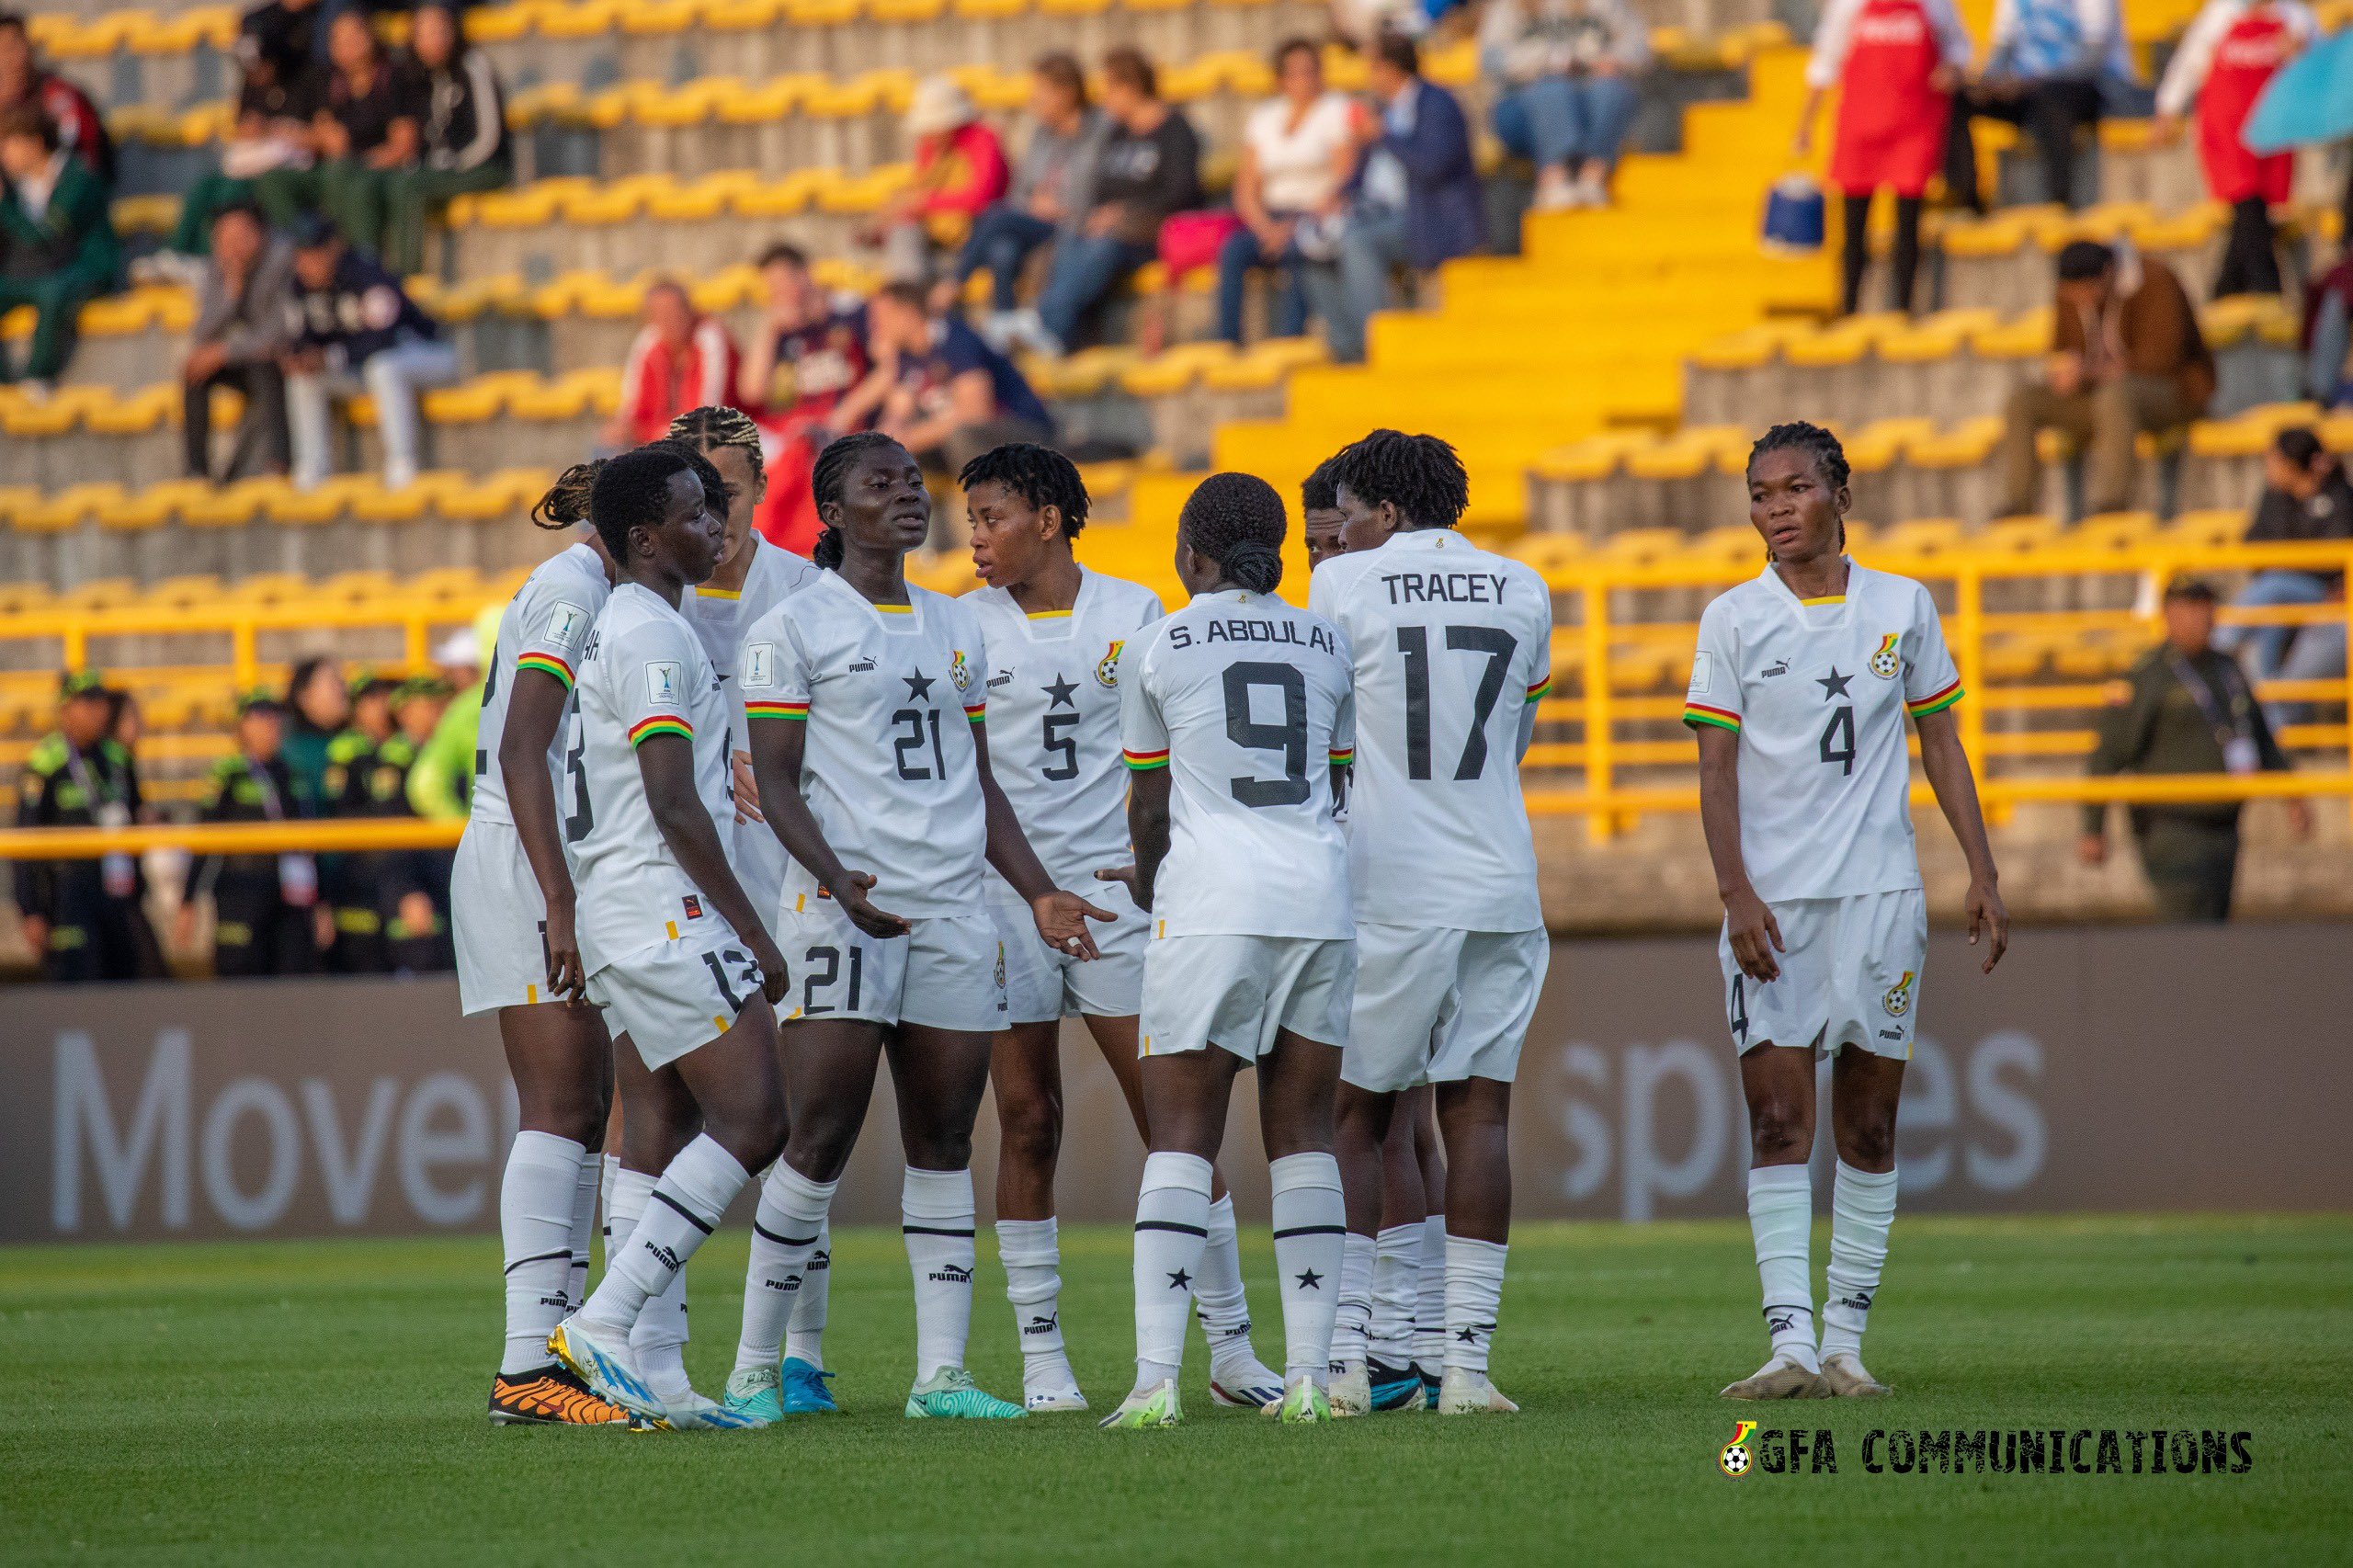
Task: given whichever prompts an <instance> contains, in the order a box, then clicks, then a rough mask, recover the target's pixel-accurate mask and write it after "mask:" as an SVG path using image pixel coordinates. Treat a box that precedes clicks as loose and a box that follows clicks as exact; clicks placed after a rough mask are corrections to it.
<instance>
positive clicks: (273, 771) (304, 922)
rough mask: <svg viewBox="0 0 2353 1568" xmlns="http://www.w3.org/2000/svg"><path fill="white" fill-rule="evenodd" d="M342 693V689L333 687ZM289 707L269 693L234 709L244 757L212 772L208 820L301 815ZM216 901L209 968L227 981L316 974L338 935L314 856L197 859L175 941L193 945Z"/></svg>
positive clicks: (204, 818) (226, 760)
mask: <svg viewBox="0 0 2353 1568" xmlns="http://www.w3.org/2000/svg"><path fill="white" fill-rule="evenodd" d="M335 689H336V691H337V693H338V694H340V693H341V691H342V687H341V685H340V684H339V683H338V685H337V686H336V687H335ZM285 733H286V718H285V710H283V709H282V708H280V707H279V706H278V699H276V698H274V697H272V696H270V695H269V694H268V693H267V692H253V693H250V694H248V695H247V696H246V697H245V698H244V700H242V701H240V702H239V703H238V704H237V751H236V755H235V756H224V757H222V759H221V760H220V761H219V762H217V763H215V764H214V765H213V767H212V776H211V778H210V789H209V791H208V793H207V795H206V798H205V802H204V807H203V810H202V811H201V812H199V814H198V820H199V821H201V822H285V821H287V820H289V819H290V818H292V817H293V816H295V815H296V814H297V797H296V795H295V792H294V778H293V776H292V775H291V774H290V773H289V772H288V771H287V767H286V757H285V756H284V754H283V752H282V750H281V746H282V744H283V742H284V739H285ZM208 895H209V896H210V898H211V900H212V913H213V920H212V971H213V973H215V974H217V975H219V976H221V977H222V979H224V980H226V979H230V978H244V977H248V976H254V975H268V974H311V973H314V972H316V971H317V970H318V967H319V952H320V949H323V948H324V947H325V946H326V944H327V942H328V941H329V939H331V937H332V936H333V931H332V929H331V928H330V926H329V924H328V922H327V919H326V917H325V915H324V911H322V910H321V909H320V908H319V907H318V901H319V868H318V862H317V861H316V860H314V859H313V858H311V857H310V856H308V855H302V854H284V855H267V854H264V855H200V856H199V857H197V858H196V860H195V862H194V864H192V865H190V866H189V867H188V895H187V896H186V897H185V898H183V899H182V900H181V901H180V911H179V919H178V929H177V932H176V937H177V939H178V943H179V946H181V947H182V948H188V947H193V946H194V945H195V941H196V905H197V901H198V900H199V898H202V897H205V896H208Z"/></svg>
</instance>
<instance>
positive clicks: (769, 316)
mask: <svg viewBox="0 0 2353 1568" xmlns="http://www.w3.org/2000/svg"><path fill="white" fill-rule="evenodd" d="M760 284H761V287H762V288H763V289H765V290H767V310H766V312H764V313H763V314H762V316H761V318H760V324H759V325H758V327H757V328H756V329H755V330H754V332H753V334H752V341H751V345H750V347H747V348H746V349H745V352H744V363H743V368H742V369H740V370H739V371H738V372H737V375H736V382H735V388H736V394H737V401H738V403H739V404H740V406H742V407H743V408H745V409H746V410H749V411H751V412H752V415H753V418H754V419H755V420H756V422H757V423H758V425H759V426H760V445H761V448H762V451H761V460H762V463H763V466H764V467H765V469H766V471H767V476H768V489H767V497H766V498H765V499H764V500H762V501H761V503H760V509H759V511H758V513H757V514H756V517H755V518H754V521H755V523H756V526H757V527H758V528H759V530H760V534H761V536H762V537H763V538H765V539H766V540H767V541H768V542H769V543H770V544H773V545H778V546H780V547H781V548H783V549H786V550H789V551H792V552H793V553H795V554H797V555H807V554H808V553H809V551H811V550H813V549H814V548H815V546H816V543H817V535H818V533H819V531H820V530H821V529H822V528H823V526H824V525H823V524H821V523H820V522H819V521H818V520H817V503H816V501H815V499H814V498H813V496H812V495H811V494H809V478H810V474H811V472H812V471H813V469H814V468H815V466H816V462H817V453H818V451H819V450H820V449H822V448H823V447H824V444H825V443H826V442H827V441H830V440H832V439H833V438H834V437H835V436H836V435H838V434H840V432H839V431H838V430H836V429H835V427H834V424H833V418H834V410H835V408H837V407H838V406H839V405H840V403H841V401H842V399H843V398H845V397H847V396H848V395H849V393H850V392H851V391H853V390H854V389H855V388H856V387H857V386H858V382H860V381H864V380H865V379H866V373H867V371H868V370H869V369H870V368H871V367H870V364H869V363H868V360H867V358H866V307H865V304H864V302H863V301H860V300H859V299H858V297H857V296H856V295H851V294H844V295H833V294H828V293H827V292H826V291H825V290H824V289H822V288H820V287H819V286H818V284H817V280H816V279H815V278H813V277H811V276H810V273H809V258H808V257H807V256H803V255H802V254H801V252H800V251H798V250H796V249H794V248H793V247H792V246H790V245H771V246H770V247H769V248H768V250H767V253H766V254H764V255H763V256H761V257H760Z"/></svg>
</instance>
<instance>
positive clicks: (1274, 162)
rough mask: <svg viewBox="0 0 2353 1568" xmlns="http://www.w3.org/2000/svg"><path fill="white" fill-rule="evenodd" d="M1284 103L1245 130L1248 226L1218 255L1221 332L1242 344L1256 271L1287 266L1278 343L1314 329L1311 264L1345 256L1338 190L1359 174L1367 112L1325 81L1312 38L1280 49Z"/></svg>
mask: <svg viewBox="0 0 2353 1568" xmlns="http://www.w3.org/2000/svg"><path fill="white" fill-rule="evenodd" d="M1275 82H1276V85H1277V86H1278V87H1279V89H1280V90H1279V93H1278V94H1277V96H1276V97H1272V98H1269V99H1268V100H1267V101H1266V102H1265V103H1262V104H1260V105H1259V106H1258V107H1257V108H1254V109H1252V110H1251V111H1250V118H1249V119H1246V120H1245V121H1244V122H1243V126H1242V161H1241V164H1240V165H1239V166H1238V167H1237V168H1236V169H1235V170H1234V175H1233V210H1234V213H1235V215H1236V216H1238V217H1240V218H1241V220H1242V227H1241V228H1239V229H1236V230H1235V231H1234V232H1233V233H1232V234H1229V235H1228V236H1227V237H1226V241H1225V244H1224V245H1223V246H1222V247H1221V248H1220V250H1219V252H1218V257H1217V332H1218V335H1219V336H1220V337H1222V338H1224V339H1225V340H1226V341H1227V342H1228V343H1231V344H1234V345H1236V346H1237V347H1238V346H1239V345H1240V344H1241V342H1242V298H1243V289H1244V286H1245V284H1246V283H1247V281H1248V279H1249V275H1250V273H1251V272H1252V271H1253V270H1254V269H1256V268H1259V267H1280V268H1281V269H1282V286H1281V289H1280V290H1279V292H1278V293H1277V294H1276V296H1275V306H1274V309H1273V310H1272V311H1271V312H1269V314H1268V330H1269V331H1270V332H1271V333H1272V334H1273V335H1275V336H1277V337H1297V336H1298V335H1300V334H1302V333H1303V332H1305V331H1306V330H1307V285H1306V280H1305V279H1304V278H1303V277H1302V271H1303V269H1304V268H1305V267H1309V266H1311V265H1317V264H1322V263H1327V262H1330V261H1331V260H1332V259H1333V258H1334V257H1335V256H1337V255H1338V254H1339V230H1340V219H1341V214H1342V210H1343V208H1344V205H1345V203H1344V202H1343V200H1342V199H1341V195H1340V192H1341V190H1342V188H1343V187H1345V186H1346V185H1347V180H1348V176H1349V174H1350V173H1352V172H1353V171H1354V170H1355V168H1356V161H1357V143H1358V140H1359V133H1358V119H1359V117H1360V114H1361V112H1362V111H1360V110H1359V109H1358V107H1357V105H1356V104H1355V103H1354V102H1353V101H1352V100H1351V99H1349V98H1348V97H1347V96H1346V95H1344V94H1340V93H1335V92H1331V91H1328V90H1327V89H1326V88H1325V87H1324V55H1323V52H1322V51H1320V50H1318V49H1317V48H1316V47H1315V46H1314V45H1313V44H1312V43H1310V42H1308V41H1307V40H1305V39H1302V38H1295V39H1292V40H1290V41H1288V42H1286V43H1284V44H1282V45H1281V46H1280V47H1279V48H1278V49H1277V50H1276V51H1275Z"/></svg>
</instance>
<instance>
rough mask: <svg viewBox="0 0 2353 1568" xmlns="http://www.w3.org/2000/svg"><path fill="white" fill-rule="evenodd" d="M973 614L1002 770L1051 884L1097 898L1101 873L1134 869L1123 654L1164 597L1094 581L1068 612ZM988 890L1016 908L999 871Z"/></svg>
mask: <svg viewBox="0 0 2353 1568" xmlns="http://www.w3.org/2000/svg"><path fill="white" fill-rule="evenodd" d="M963 602H964V603H965V604H967V605H970V606H971V607H972V613H973V615H974V616H975V617H976V618H977V619H979V621H980V623H981V634H982V635H983V636H984V637H986V638H987V639H988V643H989V668H988V680H987V688H988V699H989V718H988V735H989V767H990V770H991V771H992V772H994V773H995V775H996V781H997V786H998V788H1000V789H1002V790H1004V791H1005V798H1006V800H1007V801H1010V802H1011V803H1012V806H1013V814H1014V816H1015V817H1016V818H1017V820H1018V821H1019V822H1020V824H1021V831H1022V832H1023V833H1024V834H1025V835H1028V837H1029V846H1030V847H1031V848H1032V849H1035V850H1036V851H1037V852H1038V859H1039V861H1040V864H1042V865H1043V866H1044V867H1045V868H1046V875H1047V876H1048V877H1049V878H1051V879H1052V881H1053V883H1054V885H1055V886H1056V887H1061V888H1072V889H1075V890H1077V892H1080V893H1081V894H1082V895H1084V896H1086V897H1088V898H1092V897H1094V896H1095V894H1094V892H1091V891H1089V890H1091V889H1093V888H1094V886H1095V873H1096V872H1097V871H1098V870H1100V869H1104V868H1105V867H1109V866H1124V865H1126V864H1127V863H1128V861H1129V860H1130V859H1131V858H1132V857H1131V851H1130V849H1129V847H1128V770H1127V769H1126V768H1125V767H1121V766H1120V649H1122V648H1123V647H1125V646H1126V645H1127V642H1128V641H1129V639H1131V638H1132V637H1134V636H1135V634H1136V633H1137V632H1138V631H1142V629H1143V628H1145V627H1147V626H1150V625H1151V624H1152V623H1153V622H1154V621H1155V620H1158V619H1160V617H1161V608H1160V596H1159V595H1157V594H1155V593H1154V592H1153V591H1152V590H1151V589H1150V588H1147V587H1143V586H1142V585H1138V584H1135V583H1129V582H1123V581H1122V580H1120V578H1117V577H1106V576H1103V575H1102V574H1099V573H1095V572H1085V573H1083V574H1082V575H1081V576H1080V578H1079V585H1078V597H1077V599H1076V601H1075V602H1074V603H1073V604H1072V606H1071V608H1069V609H1067V610H1056V611H1048V612H1045V613H1043V614H1039V615H1031V614H1029V613H1028V612H1026V611H1025V610H1023V609H1022V608H1021V607H1020V606H1019V605H1018V604H1016V603H1015V602H1014V599H1013V596H1012V595H1010V594H1008V593H1006V591H1005V590H1004V589H1002V588H980V589H976V590H975V591H973V592H972V593H970V594H967V595H965V596H964V599H963ZM988 886H989V892H990V895H991V896H992V897H995V898H997V899H999V900H1001V901H1002V900H1010V899H1012V898H1013V889H1012V887H1011V886H1010V885H1009V884H1008V883H1007V882H1006V880H1005V879H1004V878H1003V877H1001V876H998V875H997V874H996V873H995V871H994V870H992V871H991V872H990V873H989V879H988Z"/></svg>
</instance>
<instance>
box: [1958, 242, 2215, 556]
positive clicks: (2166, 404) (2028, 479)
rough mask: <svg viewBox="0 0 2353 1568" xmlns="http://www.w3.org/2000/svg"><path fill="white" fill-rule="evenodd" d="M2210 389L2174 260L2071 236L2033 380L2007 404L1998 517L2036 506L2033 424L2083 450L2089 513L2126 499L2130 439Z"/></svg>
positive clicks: (2194, 411)
mask: <svg viewBox="0 0 2353 1568" xmlns="http://www.w3.org/2000/svg"><path fill="white" fill-rule="evenodd" d="M2213 395H2214V356H2213V353H2212V351H2211V350H2210V349H2209V348H2208V347H2206V338H2205V335H2204V334H2203V333H2201V332H2200V330H2199V326H2198V312H2197V311H2196V309H2195V308H2193V307H2192V306H2191V304H2190V302H2189V296H2188V293H2186V292H2184V290H2183V289H2182V287H2181V279H2180V278H2177V277H2176V276H2175V275H2174V270H2173V268H2172V267H2168V266H2166V265H2165V263H2164V262H2163V261H2161V260H2159V259H2158V258H2157V257H2155V256H2143V255H2141V254H2140V253H2138V252H2137V251H2134V250H2132V249H2131V248H2130V247H2129V246H2122V245H2120V246H2119V247H2118V248H2116V249H2110V248H2109V246H2107V245H2103V244H2096V243H2094V242H2092V241H2090V240H2077V241H2075V243H2074V244H2070V245H2068V246H2067V247H2066V248H2065V249H2063V250H2062V251H2061V252H2060V253H2059V287H2058V309H2057V311H2056V312H2055V313H2054V319H2053V324H2052V342H2051V358H2050V360H2049V361H2048V363H2047V364H2046V365H2045V367H2044V370H2043V379H2042V380H2041V381H2040V382H2036V383H2033V384H2030V385H2027V386H2022V387H2019V388H2018V390H2017V391H2016V392H2012V393H2011V394H2010V400H2009V406H2008V407H2007V408H2006V410H2005V411H2004V415H2003V417H2004V420H2005V422H2006V427H2005V429H2004V430H2003V432H2002V445H2001V483H2002V497H2001V499H2002V506H2001V510H2000V511H1999V512H1998V513H1996V514H1995V515H1996V516H2000V517H2012V516H2017V515H2018V514H2020V513H2026V512H2032V511H2036V510H2038V509H2039V497H2040V494H2041V490H2042V464H2041V460H2040V459H2039V458H2038V457H2037V455H2036V453H2035V446H2034V443H2035V437H2036V436H2037V434H2038V433H2039V432H2040V431H2043V430H2046V429H2054V430H2060V431H2063V432H2064V433H2065V434H2066V435H2067V436H2068V437H2070V438H2072V439H2073V440H2074V442H2075V447H2076V449H2077V450H2078V451H2082V452H2085V453H2086V484H2085V500H2086V504H2087V505H2088V506H2089V508H2090V510H2091V511H2093V512H2095V513H2099V512H2120V511H2122V510H2124V509H2125V507H2127V506H2130V505H2131V501H2132V478H2133V451H2132V444H2133V441H2134V439H2135V438H2136V437H2138V436H2139V435H2140V433H2141V432H2142V431H2143V430H2147V431H2159V432H2161V431H2166V430H2177V429H2179V428H2181V427H2182V426H2186V425H2188V423H2189V422H2190V421H2191V420H2193V419H2195V418H2197V417H2198V416H2199V415H2201V414H2203V413H2204V412H2205V411H2206V403H2207V401H2208V400H2209V399H2210V398H2211V397H2212V396H2213Z"/></svg>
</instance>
